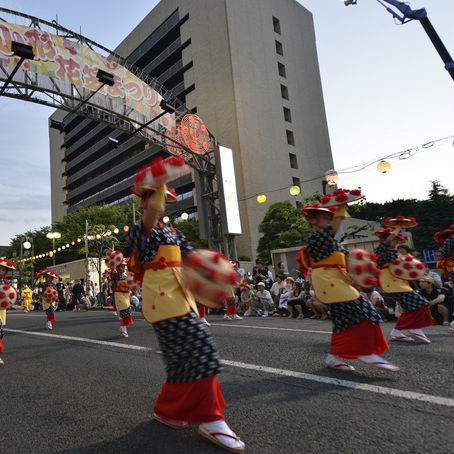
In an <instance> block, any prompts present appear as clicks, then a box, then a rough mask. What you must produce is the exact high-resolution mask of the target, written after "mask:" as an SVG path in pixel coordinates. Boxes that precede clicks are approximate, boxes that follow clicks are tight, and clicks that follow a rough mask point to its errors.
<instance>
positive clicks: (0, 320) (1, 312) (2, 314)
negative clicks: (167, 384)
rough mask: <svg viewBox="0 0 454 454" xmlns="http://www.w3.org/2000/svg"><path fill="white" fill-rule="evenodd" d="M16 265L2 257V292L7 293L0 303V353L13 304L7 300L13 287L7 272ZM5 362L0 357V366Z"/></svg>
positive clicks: (0, 274) (0, 271)
mask: <svg viewBox="0 0 454 454" xmlns="http://www.w3.org/2000/svg"><path fill="white" fill-rule="evenodd" d="M15 269H16V265H15V264H14V263H12V262H10V261H9V260H7V259H0V285H1V293H5V295H4V296H5V298H4V299H5V301H4V302H2V304H1V305H0V353H3V352H4V350H5V349H4V347H3V343H2V339H3V327H4V326H5V325H6V310H7V309H8V308H9V307H10V306H11V305H10V304H9V302H7V301H6V300H7V299H8V298H7V292H8V291H9V290H10V289H11V288H12V287H10V284H9V282H8V280H7V279H6V273H8V271H10V270H15ZM4 364H5V363H4V361H3V360H2V359H1V358H0V366H3V365H4Z"/></svg>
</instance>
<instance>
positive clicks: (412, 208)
mask: <svg viewBox="0 0 454 454" xmlns="http://www.w3.org/2000/svg"><path fill="white" fill-rule="evenodd" d="M349 213H350V215H351V216H353V217H357V218H361V219H366V220H370V221H377V222H381V221H383V219H384V218H385V217H387V216H392V217H394V216H399V215H403V216H413V217H415V218H416V220H417V221H418V223H419V225H418V226H417V227H415V228H414V229H412V230H411V233H412V236H413V241H414V243H415V247H416V249H419V250H422V249H437V248H438V245H437V243H435V242H434V241H433V234H434V233H435V232H437V231H440V230H443V229H445V228H446V227H447V226H449V225H450V224H451V222H452V220H453V217H454V215H453V213H454V196H452V195H450V194H449V192H448V190H447V189H446V188H444V187H443V186H442V185H441V184H440V183H439V182H438V181H431V188H430V190H429V193H428V198H427V199H426V200H416V199H397V200H392V201H391V202H385V203H382V204H380V203H364V204H362V205H360V204H356V205H352V206H351V207H349Z"/></svg>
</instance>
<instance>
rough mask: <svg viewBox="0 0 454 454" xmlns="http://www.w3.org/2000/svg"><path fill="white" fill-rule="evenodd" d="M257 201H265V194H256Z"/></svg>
mask: <svg viewBox="0 0 454 454" xmlns="http://www.w3.org/2000/svg"><path fill="white" fill-rule="evenodd" d="M257 202H258V203H265V202H266V195H265V194H259V195H258V196H257Z"/></svg>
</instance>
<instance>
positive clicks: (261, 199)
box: [239, 135, 454, 204]
mask: <svg viewBox="0 0 454 454" xmlns="http://www.w3.org/2000/svg"><path fill="white" fill-rule="evenodd" d="M453 138H454V135H451V136H446V137H442V138H441V139H436V140H431V141H429V142H426V143H424V144H422V145H419V146H417V147H414V148H408V149H406V150H403V151H398V152H396V153H392V154H389V155H387V156H385V157H383V158H379V159H375V160H373V161H370V162H366V163H363V164H358V165H356V166H353V167H348V168H345V169H342V170H339V172H336V171H335V170H328V171H327V172H326V173H325V175H324V176H317V177H314V178H310V179H308V180H302V181H301V182H300V183H309V182H311V181H316V180H320V179H321V178H325V181H326V184H328V186H336V184H337V182H338V173H354V172H359V171H361V170H364V169H365V168H367V167H370V166H371V165H373V164H376V163H378V164H377V170H378V171H379V172H381V173H386V172H388V171H389V170H390V169H391V164H390V163H389V162H388V161H387V159H395V158H397V159H399V160H404V159H408V158H411V157H412V156H413V155H414V154H416V153H418V152H419V151H421V150H426V149H428V148H432V147H434V146H435V145H436V144H438V143H439V142H445V141H447V140H451V139H453ZM453 146H454V142H453ZM288 188H290V189H289V192H290V195H291V196H293V197H296V196H297V195H299V194H300V193H301V188H300V187H299V186H296V185H292V186H284V187H283V188H279V189H273V190H271V191H266V192H267V193H272V192H278V191H282V190H284V189H288ZM253 197H256V200H257V202H258V203H260V204H262V203H265V202H266V200H267V197H266V195H265V194H264V193H260V194H256V195H253V196H250V197H245V198H244V199H240V200H239V201H240V202H242V201H245V200H249V199H252V198H253Z"/></svg>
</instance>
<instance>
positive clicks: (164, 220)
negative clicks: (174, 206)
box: [162, 216, 170, 224]
mask: <svg viewBox="0 0 454 454" xmlns="http://www.w3.org/2000/svg"><path fill="white" fill-rule="evenodd" d="M162 222H164V224H168V223H169V222H170V218H169V216H164V217H163V218H162Z"/></svg>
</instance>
